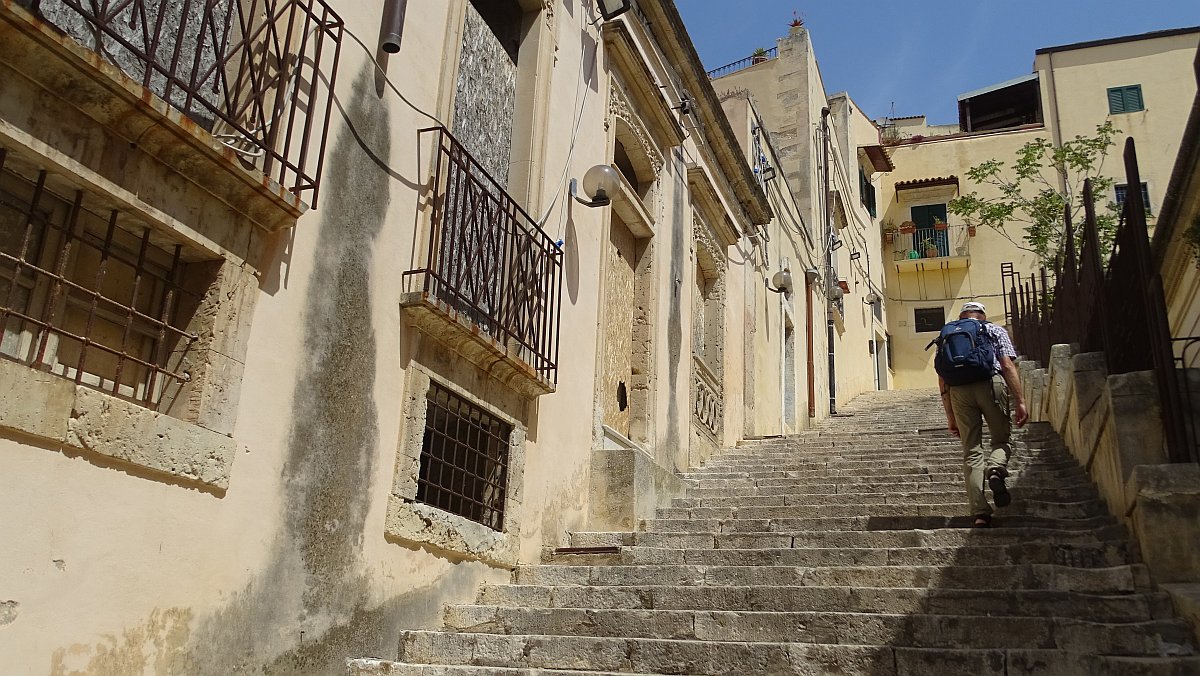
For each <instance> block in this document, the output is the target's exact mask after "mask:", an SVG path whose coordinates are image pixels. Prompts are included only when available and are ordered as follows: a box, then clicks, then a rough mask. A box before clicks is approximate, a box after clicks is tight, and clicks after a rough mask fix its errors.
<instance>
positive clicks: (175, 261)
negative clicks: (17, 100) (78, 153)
mask: <svg viewBox="0 0 1200 676" xmlns="http://www.w3.org/2000/svg"><path fill="white" fill-rule="evenodd" d="M6 160H7V161H6ZM18 165H20V166H18ZM187 266H188V263H187V261H186V256H185V251H184V247H182V246H181V245H179V244H176V243H170V242H167V241H165V240H164V239H163V238H162V237H161V236H159V235H157V234H155V233H153V232H152V231H151V230H150V228H148V227H146V226H144V225H142V224H140V223H138V222H137V221H135V220H133V219H132V218H129V217H127V215H126V214H123V213H121V212H119V211H117V210H115V209H110V208H107V207H105V206H104V205H102V204H101V203H100V200H99V199H98V198H96V197H95V196H93V195H90V194H87V193H85V192H84V191H82V190H79V189H76V188H74V187H73V186H71V185H69V184H67V183H66V182H65V181H63V180H62V179H61V178H60V177H56V176H54V175H50V174H48V173H47V172H46V171H45V170H40V169H37V168H36V167H34V168H30V167H27V166H24V164H23V163H21V162H19V161H18V160H17V159H16V158H15V157H13V156H8V154H7V153H6V151H5V150H4V149H2V148H0V356H3V357H5V358H7V359H11V360H14V361H17V362H20V363H22V364H26V365H28V366H31V367H33V368H36V369H39V370H42V371H47V372H49V373H53V374H55V375H58V376H61V377H63V378H67V379H70V380H73V381H74V382H75V383H77V384H81V385H86V386H89V387H93V388H96V389H99V390H102V391H104V392H107V393H109V394H112V395H115V396H118V397H121V398H124V399H128V400H131V401H134V402H137V403H139V404H141V405H143V406H146V407H148V408H151V409H155V410H157V409H158V408H159V407H160V406H161V405H163V404H164V402H168V401H169V400H170V399H171V397H173V396H175V395H176V394H177V393H178V391H179V387H180V386H181V385H182V383H184V382H186V381H187V379H188V377H187V376H186V375H185V374H184V373H183V372H182V371H181V370H180V368H179V365H180V364H181V363H182V361H183V359H184V357H185V355H186V353H187V351H188V349H189V348H190V347H191V345H192V343H193V342H194V341H195V340H196V336H195V335H193V334H191V333H189V332H188V331H187V330H186V326H187V323H188V321H189V320H190V318H191V315H192V313H193V312H194V311H195V308H196V307H197V305H198V302H199V300H200V299H199V296H198V294H196V293H191V292H189V291H187V290H186V289H185V288H184V286H183V284H184V277H185V268H187Z"/></svg>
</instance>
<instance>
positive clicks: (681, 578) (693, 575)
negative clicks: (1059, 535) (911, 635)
mask: <svg viewBox="0 0 1200 676" xmlns="http://www.w3.org/2000/svg"><path fill="white" fill-rule="evenodd" d="M513 582H514V583H515V584H521V585H534V586H538V585H544V586H549V585H593V586H603V585H617V586H626V585H628V586H658V585H675V586H710V587H720V586H752V585H758V584H761V585H767V586H775V587H783V586H822V587H843V586H845V587H849V586H860V587H868V586H873V587H912V588H937V589H1046V590H1051V591H1075V592H1083V593H1093V594H1128V593H1134V592H1138V591H1146V590H1148V589H1149V588H1150V580H1149V577H1148V573H1147V571H1146V568H1145V566H1142V565H1141V564H1134V565H1123V566H1113V567H1111V568H1096V569H1087V568H1070V567H1067V566H1056V565H1048V564H1028V565H1020V566H956V567H953V568H941V567H937V566H878V567H869V566H857V567H856V566H831V567H827V568H807V567H801V566H686V565H661V566H578V565H576V566H570V565H559V566H555V565H540V566H521V567H519V568H517V570H516V571H515V573H514V575H513Z"/></svg>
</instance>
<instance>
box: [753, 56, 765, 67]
mask: <svg viewBox="0 0 1200 676" xmlns="http://www.w3.org/2000/svg"><path fill="white" fill-rule="evenodd" d="M766 60H767V57H765V56H752V57H750V65H754V64H756V63H762V62H764V61H766Z"/></svg>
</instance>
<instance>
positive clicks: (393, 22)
mask: <svg viewBox="0 0 1200 676" xmlns="http://www.w3.org/2000/svg"><path fill="white" fill-rule="evenodd" d="M407 7H408V0H386V1H385V2H384V3H383V20H382V21H381V22H380V24H379V48H380V49H382V50H383V51H385V52H387V53H388V54H395V53H396V52H398V51H400V38H401V37H402V36H403V35H404V11H405V9H407Z"/></svg>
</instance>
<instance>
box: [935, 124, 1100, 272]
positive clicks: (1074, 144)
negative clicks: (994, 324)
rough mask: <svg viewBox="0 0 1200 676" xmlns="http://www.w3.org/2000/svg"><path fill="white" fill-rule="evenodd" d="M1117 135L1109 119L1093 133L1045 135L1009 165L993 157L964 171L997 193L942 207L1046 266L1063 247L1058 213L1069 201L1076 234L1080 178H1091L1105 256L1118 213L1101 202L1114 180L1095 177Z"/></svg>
mask: <svg viewBox="0 0 1200 676" xmlns="http://www.w3.org/2000/svg"><path fill="white" fill-rule="evenodd" d="M1119 133H1120V130H1119V129H1116V128H1115V127H1113V124H1112V122H1111V121H1106V122H1105V123H1104V124H1101V125H1099V126H1097V127H1096V133H1095V135H1094V136H1076V137H1075V138H1074V139H1071V140H1069V141H1066V142H1064V143H1063V144H1062V145H1061V146H1055V145H1054V144H1053V143H1051V142H1050V141H1049V140H1048V139H1045V138H1038V139H1034V140H1032V141H1030V142H1028V143H1026V144H1025V145H1023V146H1021V148H1020V149H1018V150H1017V153H1016V159H1015V161H1014V162H1013V164H1012V166H1011V167H1009V166H1006V165H1005V163H1004V162H1002V161H1000V160H995V159H993V160H987V161H986V162H982V163H980V164H977V165H975V166H973V167H971V168H970V169H968V170H967V178H968V179H970V180H971V182H972V183H974V184H975V185H979V186H991V187H992V188H994V189H995V191H996V192H997V193H998V194H996V195H995V196H992V197H981V196H980V195H979V193H978V192H976V191H971V192H969V193H967V194H965V195H962V196H960V197H956V198H954V199H952V200H950V203H949V204H948V205H947V206H946V208H947V210H948V211H949V212H950V213H952V214H955V215H958V216H962V217H963V219H964V220H965V221H966V222H967V223H968V224H971V225H981V226H985V227H989V228H992V229H994V230H996V231H997V232H999V233H1000V234H1001V235H1003V236H1004V237H1005V238H1006V239H1008V240H1009V241H1010V242H1012V243H1013V244H1014V245H1016V246H1017V247H1018V248H1020V249H1023V250H1025V251H1030V252H1032V253H1034V254H1036V255H1037V256H1038V258H1039V259H1040V260H1041V261H1042V263H1043V264H1045V265H1047V266H1051V265H1052V264H1053V262H1054V259H1055V257H1056V256H1057V255H1058V252H1059V251H1060V249H1061V248H1062V245H1063V231H1064V227H1063V212H1064V210H1065V207H1066V205H1067V204H1068V203H1070V204H1071V221H1072V223H1074V224H1075V230H1076V236H1077V237H1078V236H1080V230H1082V227H1081V226H1082V224H1083V209H1084V198H1083V181H1084V179H1087V178H1091V179H1092V198H1093V200H1094V202H1095V207H1096V225H1097V230H1098V232H1099V236H1100V248H1101V256H1102V258H1104V259H1106V258H1107V255H1108V251H1109V250H1110V249H1111V247H1112V240H1113V236H1114V235H1115V234H1116V230H1117V214H1118V211H1117V205H1116V204H1115V203H1113V202H1111V201H1104V200H1105V198H1106V196H1107V195H1109V194H1110V193H1109V191H1110V190H1111V189H1112V186H1113V179H1111V178H1107V177H1104V176H1100V170H1101V168H1102V167H1103V166H1104V160H1105V158H1106V157H1107V156H1108V151H1109V149H1110V148H1112V147H1113V145H1114V144H1115V142H1114V141H1113V137H1115V136H1116V135H1117V134H1119ZM1064 185H1065V186H1067V189H1066V191H1064V190H1063V186H1064ZM1015 228H1020V232H1019V233H1017V236H1019V237H1020V241H1018V240H1017V239H1016V237H1015V236H1014V233H1013V232H1011V229H1015ZM1078 243H1079V240H1076V244H1078Z"/></svg>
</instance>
